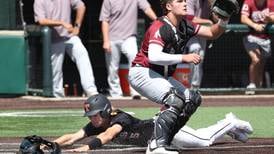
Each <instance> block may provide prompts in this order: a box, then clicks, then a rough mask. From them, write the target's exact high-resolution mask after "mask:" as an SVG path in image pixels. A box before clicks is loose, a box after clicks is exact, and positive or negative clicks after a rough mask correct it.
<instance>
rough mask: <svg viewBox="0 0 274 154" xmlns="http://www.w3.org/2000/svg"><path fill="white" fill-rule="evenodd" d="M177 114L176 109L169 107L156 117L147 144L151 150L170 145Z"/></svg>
mask: <svg viewBox="0 0 274 154" xmlns="http://www.w3.org/2000/svg"><path fill="white" fill-rule="evenodd" d="M179 114H180V112H179V111H178V110H177V109H176V108H174V107H170V108H168V109H166V110H164V111H162V112H161V113H160V114H159V115H158V117H157V119H156V120H155V124H154V132H153V134H152V137H151V142H150V144H149V148H150V149H151V150H153V149H156V148H158V147H166V146H169V145H170V142H171V140H172V139H173V136H174V135H175V133H174V128H175V126H176V121H177V119H178V117H179Z"/></svg>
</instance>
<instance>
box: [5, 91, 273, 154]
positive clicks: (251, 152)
mask: <svg viewBox="0 0 274 154" xmlns="http://www.w3.org/2000/svg"><path fill="white" fill-rule="evenodd" d="M85 99H86V98H66V99H54V98H42V97H16V98H0V110H5V109H65V108H75V109H76V108H82V104H83V101H84V100H85ZM111 101H112V103H113V105H114V106H115V107H117V108H122V107H157V106H159V105H157V104H155V103H152V102H150V101H149V100H146V99H141V100H131V99H130V98H124V99H120V100H111ZM202 106H274V95H273V96H272V95H253V96H204V97H203V104H202ZM20 142H21V138H0V153H1V154H2V153H4V154H9V153H16V151H18V147H19V143H20ZM79 144H81V143H79ZM63 153H68V152H63ZM92 153H95V154H103V153H112V154H115V153H117V154H118V153H119V154H131V153H136V154H139V153H145V147H134V146H131V147H128V146H121V145H112V144H110V145H106V146H104V147H103V148H102V149H98V150H95V151H93V152H92ZM180 153H184V154H185V153H187V154H219V153H225V154H241V153H245V154H257V153H267V154H271V153H273V154H274V139H271V138H251V139H250V140H249V141H248V142H247V143H239V142H237V141H235V140H232V139H226V140H225V141H222V142H219V143H217V144H216V145H214V146H212V147H208V148H190V149H189V148H188V149H182V150H181V152H180Z"/></svg>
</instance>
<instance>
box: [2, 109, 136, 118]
mask: <svg viewBox="0 0 274 154" xmlns="http://www.w3.org/2000/svg"><path fill="white" fill-rule="evenodd" d="M127 113H128V114H131V115H134V114H135V113H134V112H127ZM83 114H84V113H83V111H80V110H79V111H77V110H75V111H72V110H66V111H64V110H62V111H60V110H51V111H12V112H0V117H67V116H71V117H79V116H83Z"/></svg>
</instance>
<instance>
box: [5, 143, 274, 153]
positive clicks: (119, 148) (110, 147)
mask: <svg viewBox="0 0 274 154" xmlns="http://www.w3.org/2000/svg"><path fill="white" fill-rule="evenodd" d="M19 145H20V143H0V152H13V151H18V148H15V147H19ZM4 146H5V147H7V146H10V148H9V149H2V148H4ZM75 146H80V144H79V145H78V144H76V145H75ZM239 148H253V149H257V148H274V145H246V146H244V145H241V146H235V145H234V146H222V147H217V146H212V147H201V148H183V149H180V151H184V150H185V151H196V150H230V149H239ZM145 149H146V147H135V146H131V145H106V148H101V149H96V150H94V151H102V152H111V151H140V150H145ZM62 151H64V152H65V151H66V149H64V150H62Z"/></svg>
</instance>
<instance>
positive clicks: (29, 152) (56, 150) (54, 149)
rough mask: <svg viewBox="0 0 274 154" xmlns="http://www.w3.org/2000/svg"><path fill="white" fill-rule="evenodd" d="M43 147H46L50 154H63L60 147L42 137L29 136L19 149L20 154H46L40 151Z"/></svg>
mask: <svg viewBox="0 0 274 154" xmlns="http://www.w3.org/2000/svg"><path fill="white" fill-rule="evenodd" d="M41 145H45V146H46V149H48V151H49V152H50V154H61V149H60V146H59V145H58V144H57V143H55V142H50V141H47V140H45V139H43V138H42V137H40V136H36V135H33V136H27V137H25V138H24V139H23V140H22V142H21V144H20V148H19V154H44V152H43V150H41V149H40V146H41Z"/></svg>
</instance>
